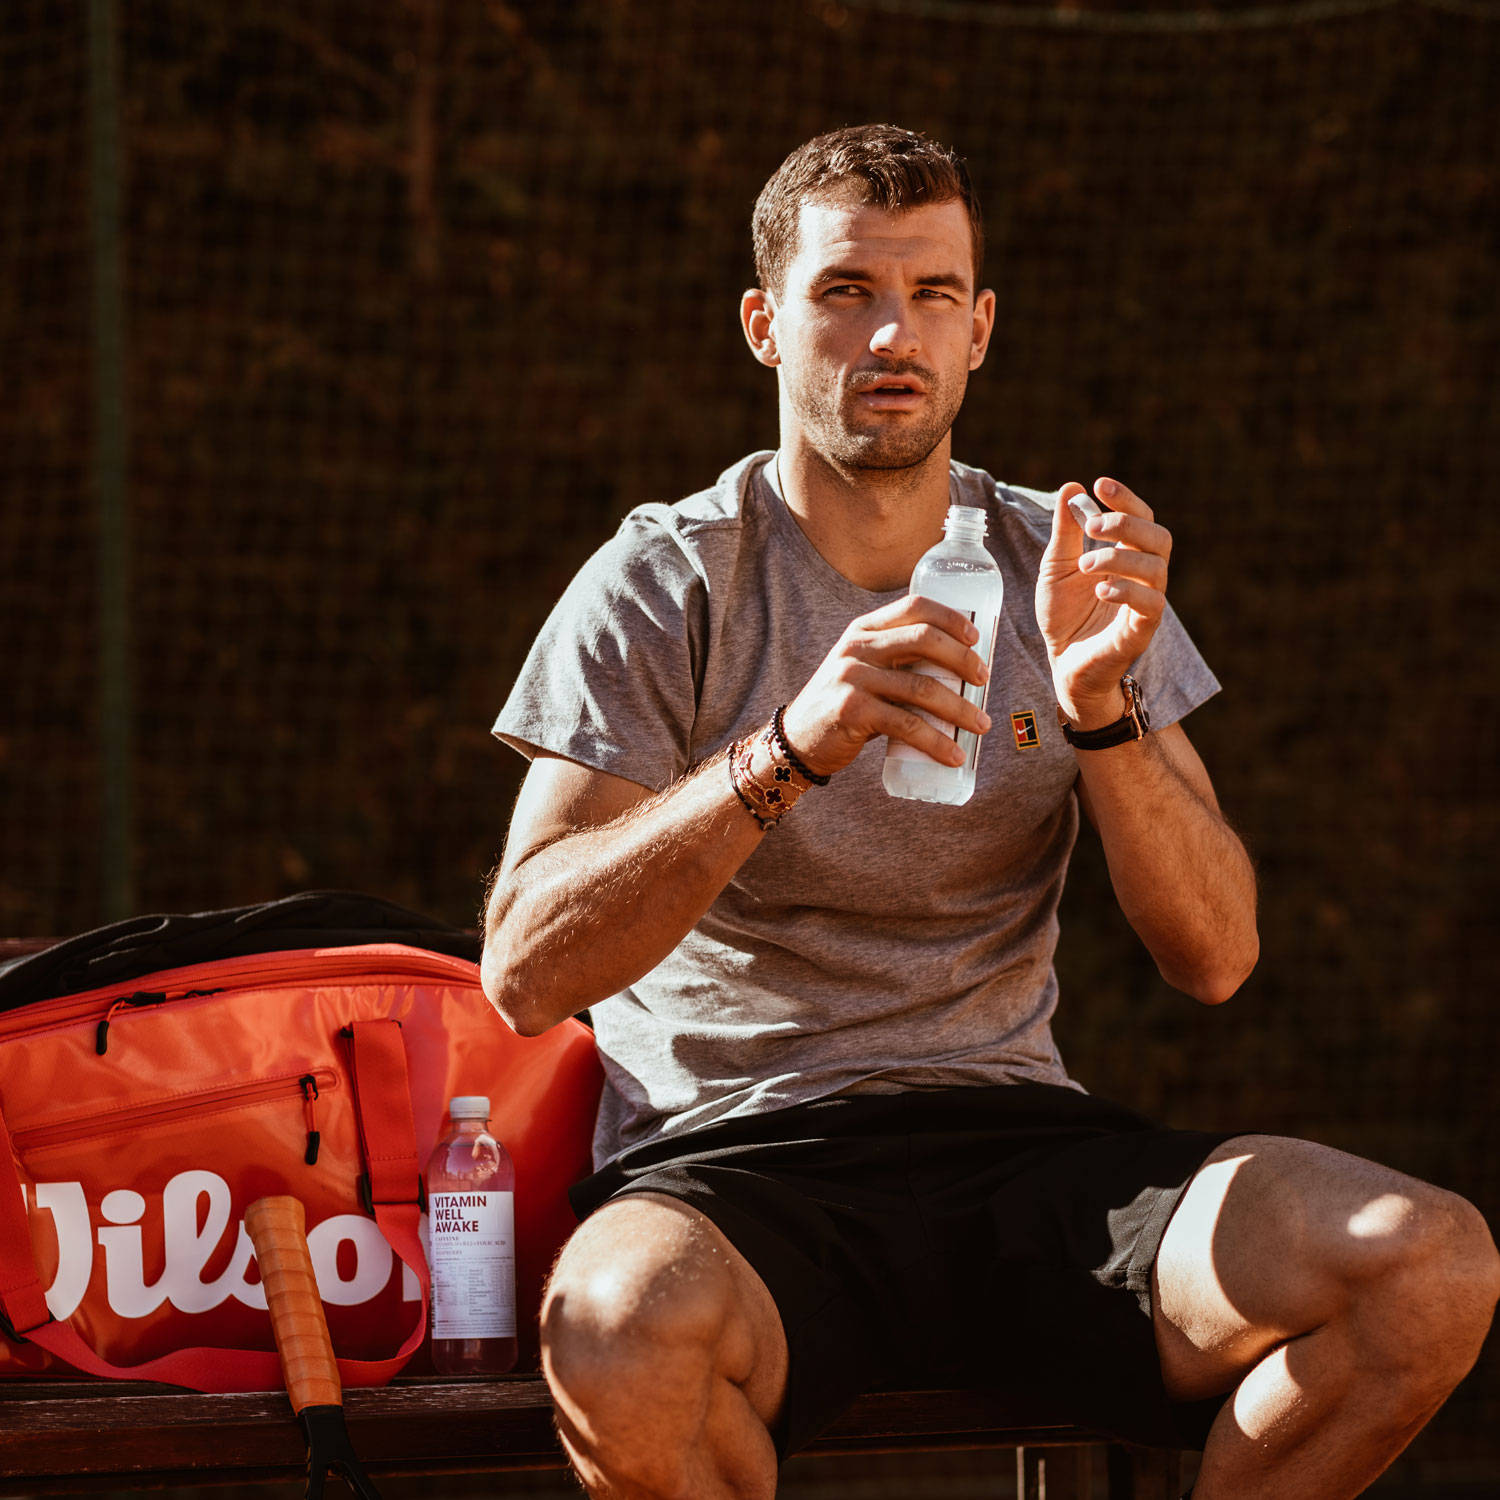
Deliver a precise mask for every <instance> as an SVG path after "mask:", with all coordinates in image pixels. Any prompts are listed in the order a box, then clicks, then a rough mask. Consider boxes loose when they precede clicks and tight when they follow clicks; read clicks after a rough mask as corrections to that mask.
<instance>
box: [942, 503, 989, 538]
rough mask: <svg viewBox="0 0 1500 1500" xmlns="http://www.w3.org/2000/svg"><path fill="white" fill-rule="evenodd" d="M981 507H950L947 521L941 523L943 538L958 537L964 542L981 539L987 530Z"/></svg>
mask: <svg viewBox="0 0 1500 1500" xmlns="http://www.w3.org/2000/svg"><path fill="white" fill-rule="evenodd" d="M988 529H989V528H988V526H987V524H986V521H985V514H984V507H983V506H982V505H950V506H949V507H948V516H947V519H946V520H945V521H944V522H943V533H944V535H945V536H958V537H962V538H964V539H965V540H970V539H979V538H982V537H983V536H984V534H985V532H986V531H987V530H988Z"/></svg>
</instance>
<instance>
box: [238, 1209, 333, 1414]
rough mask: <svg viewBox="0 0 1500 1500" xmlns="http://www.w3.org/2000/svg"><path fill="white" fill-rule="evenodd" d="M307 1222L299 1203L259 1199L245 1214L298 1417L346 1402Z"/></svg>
mask: <svg viewBox="0 0 1500 1500" xmlns="http://www.w3.org/2000/svg"><path fill="white" fill-rule="evenodd" d="M306 1222H307V1221H306V1217H305V1215H304V1214H303V1212H302V1203H301V1200H300V1199H297V1198H290V1197H273V1198H257V1199H256V1200H255V1202H254V1203H252V1204H251V1205H250V1207H249V1208H247V1209H246V1210H245V1230H246V1232H247V1233H248V1234H249V1236H250V1243H251V1244H252V1245H254V1246H255V1259H256V1261H257V1262H258V1263H259V1265H260V1279H261V1281H262V1282H263V1283H264V1285H265V1288H266V1306H267V1307H269V1308H270V1310H271V1332H272V1333H273V1334H275V1336H276V1352H277V1354H279V1355H280V1356H281V1373H282V1375H283V1376H284V1377H285V1378H286V1393H287V1395H288V1396H290V1397H291V1398H292V1410H293V1411H296V1412H300V1411H301V1410H302V1408H303V1407H304V1406H338V1405H340V1404H341V1402H342V1400H343V1387H342V1386H341V1385H340V1383H339V1367H338V1362H337V1361H336V1360H335V1359H334V1357H333V1342H332V1340H331V1339H330V1338H329V1337H328V1320H327V1319H326V1318H325V1317H324V1316H323V1299H322V1298H321V1297H319V1296H318V1283H317V1281H316V1279H315V1278H314V1276H313V1266H312V1256H310V1255H309V1254H308V1252H307V1232H306Z"/></svg>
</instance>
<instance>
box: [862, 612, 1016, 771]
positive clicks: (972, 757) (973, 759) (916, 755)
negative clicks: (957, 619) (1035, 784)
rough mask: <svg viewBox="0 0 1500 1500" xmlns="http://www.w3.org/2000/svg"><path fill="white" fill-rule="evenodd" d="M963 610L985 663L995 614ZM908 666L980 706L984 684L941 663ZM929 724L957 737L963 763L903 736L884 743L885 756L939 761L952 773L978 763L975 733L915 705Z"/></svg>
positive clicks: (991, 650) (992, 643) (991, 646)
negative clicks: (936, 757)
mask: <svg viewBox="0 0 1500 1500" xmlns="http://www.w3.org/2000/svg"><path fill="white" fill-rule="evenodd" d="M964 613H965V614H967V615H968V617H969V619H970V620H971V621H972V622H973V624H974V625H975V627H976V628H977V629H978V631H979V639H978V640H977V641H976V642H975V643H974V650H975V652H976V653H977V654H978V656H979V658H980V660H981V661H983V662H984V663H985V664H986V665H989V663H990V661H991V659H992V658H993V656H994V652H995V633H996V631H997V630H998V628H999V625H1000V616H999V615H998V614H990V613H984V614H981V613H980V612H979V611H978V610H975V609H970V610H965V611H964ZM908 670H910V671H913V672H920V673H921V674H922V675H923V676H924V677H935V678H936V679H937V680H938V681H939V682H941V683H942V684H943V686H944V687H946V688H951V689H952V690H953V691H954V692H955V693H958V694H960V695H962V696H963V697H964V698H967V699H968V701H969V702H970V703H972V704H974V706H975V707H976V708H983V707H984V699H985V691H986V689H985V687H984V686H982V685H979V684H976V683H972V682H965V681H964V680H963V679H962V678H961V677H959V676H958V675H957V673H954V672H949V671H946V670H945V669H944V668H942V667H938V666H934V665H933V664H932V663H930V662H924V663H923V664H922V665H921V666H918V667H911V668H909V669H908ZM916 712H917V713H919V714H921V715H922V717H923V718H924V719H926V720H927V722H928V723H929V724H931V725H932V727H933V728H934V729H936V730H938V731H939V732H940V733H942V734H945V735H947V737H948V738H949V739H952V740H957V741H958V745H959V748H960V749H961V750H962V751H963V752H964V763H963V765H961V766H950V765H948V764H947V763H946V762H941V761H935V760H933V758H932V757H931V756H930V755H928V754H927V752H926V751H925V750H918V749H917V748H916V746H915V745H908V744H907V743H906V742H905V741H904V740H890V741H888V742H887V746H886V752H885V753H886V759H887V760H915V761H922V762H923V763H925V764H926V765H929V766H932V765H942V767H943V769H944V770H945V771H952V772H953V774H954V775H955V776H960V775H963V774H964V773H965V772H971V771H973V769H974V768H975V766H976V765H977V764H978V763H979V736H978V735H977V734H971V733H970V732H969V731H968V730H967V729H960V728H959V727H958V725H957V724H950V723H949V722H948V721H947V720H946V719H940V718H938V717H937V716H936V715H935V714H929V713H926V712H924V711H923V710H922V709H920V708H919V709H916Z"/></svg>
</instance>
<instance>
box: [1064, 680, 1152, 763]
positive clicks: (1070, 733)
mask: <svg viewBox="0 0 1500 1500" xmlns="http://www.w3.org/2000/svg"><path fill="white" fill-rule="evenodd" d="M1120 686H1121V688H1122V689H1123V690H1124V692H1125V713H1124V715H1123V716H1122V717H1120V718H1118V719H1116V720H1115V721H1114V723H1113V724H1105V725H1104V726H1103V727H1102V728H1099V729H1074V728H1073V726H1072V725H1071V724H1070V723H1069V722H1068V719H1067V715H1066V714H1064V713H1063V711H1062V709H1061V708H1059V709H1058V710H1057V722H1058V724H1059V725H1060V726H1061V728H1062V732H1063V738H1064V739H1065V740H1066V741H1067V742H1068V743H1069V744H1070V745H1071V746H1072V747H1073V748H1074V749H1075V750H1110V749H1113V747H1114V746H1116V745H1125V744H1128V743H1129V742H1130V741H1131V740H1139V739H1144V738H1145V736H1146V733H1147V731H1148V730H1149V729H1150V728H1151V718H1150V715H1149V714H1147V712H1146V705H1145V702H1144V701H1143V700H1142V698H1141V687H1140V684H1139V683H1138V682H1137V681H1136V680H1135V678H1134V677H1132V676H1131V675H1130V673H1128V672H1127V673H1126V674H1125V675H1124V676H1123V677H1122V678H1121V679H1120Z"/></svg>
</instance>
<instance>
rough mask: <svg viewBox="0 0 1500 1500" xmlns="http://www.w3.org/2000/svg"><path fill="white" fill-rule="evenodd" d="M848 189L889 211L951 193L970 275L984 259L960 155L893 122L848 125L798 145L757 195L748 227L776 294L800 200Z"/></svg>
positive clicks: (793, 246)
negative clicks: (958, 207) (968, 250)
mask: <svg viewBox="0 0 1500 1500" xmlns="http://www.w3.org/2000/svg"><path fill="white" fill-rule="evenodd" d="M846 195H848V196H853V197H854V198H855V199H856V200H857V201H858V202H860V203H865V204H869V205H871V206H872V207H875V208H883V209H885V210H886V211H887V212H888V213H900V212H902V211H903V210H904V209H908V208H916V207H917V206H918V205H920V204H925V203H949V202H952V201H953V200H954V199H957V200H958V201H959V202H961V203H962V204H963V206H964V207H965V209H967V210H968V214H969V229H970V232H971V234H972V235H973V237H974V281H975V286H976V289H977V286H978V282H979V268H980V265H981V263H982V262H983V260H984V221H983V219H982V218H981V216H980V212H979V199H978V198H977V197H975V195H974V185H973V183H972V182H970V180H969V169H968V168H967V167H966V166H965V165H964V161H963V158H962V157H960V156H957V155H955V154H954V152H952V151H950V150H949V149H948V148H947V147H946V146H942V145H939V144H938V142H936V141H934V140H930V139H929V138H928V137H927V136H925V135H918V134H917V132H916V131H914V130H902V129H901V128H900V127H899V126H896V125H848V126H845V127H844V128H843V129H842V130H830V131H829V132H828V133H827V134H826V135H820V136H815V137H814V138H813V139H812V140H810V141H808V142H807V144H806V145H803V146H798V147H797V149H796V150H795V151H793V152H792V154H791V155H790V156H789V157H787V159H786V160H785V161H784V162H782V164H781V165H780V166H779V167H778V168H777V169H776V171H775V172H774V173H773V174H772V176H771V180H770V181H769V182H767V183H766V185H765V187H763V188H762V189H761V191H760V197H758V198H757V199H756V200H755V214H754V217H753V218H752V220H751V233H752V237H753V240H754V244H755V274H756V276H757V277H758V278H759V280H760V285H761V288H762V290H764V291H768V292H771V293H773V294H774V295H776V296H780V295H781V293H782V291H783V290H784V288H785V285H786V272H787V267H788V266H789V265H790V264H791V263H792V260H793V258H794V257H795V256H796V254H797V224H798V219H799V217H800V215H801V212H802V205H803V204H804V203H808V202H820V201H827V200H829V199H835V200H836V199H838V198H840V197H844V196H846Z"/></svg>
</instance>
